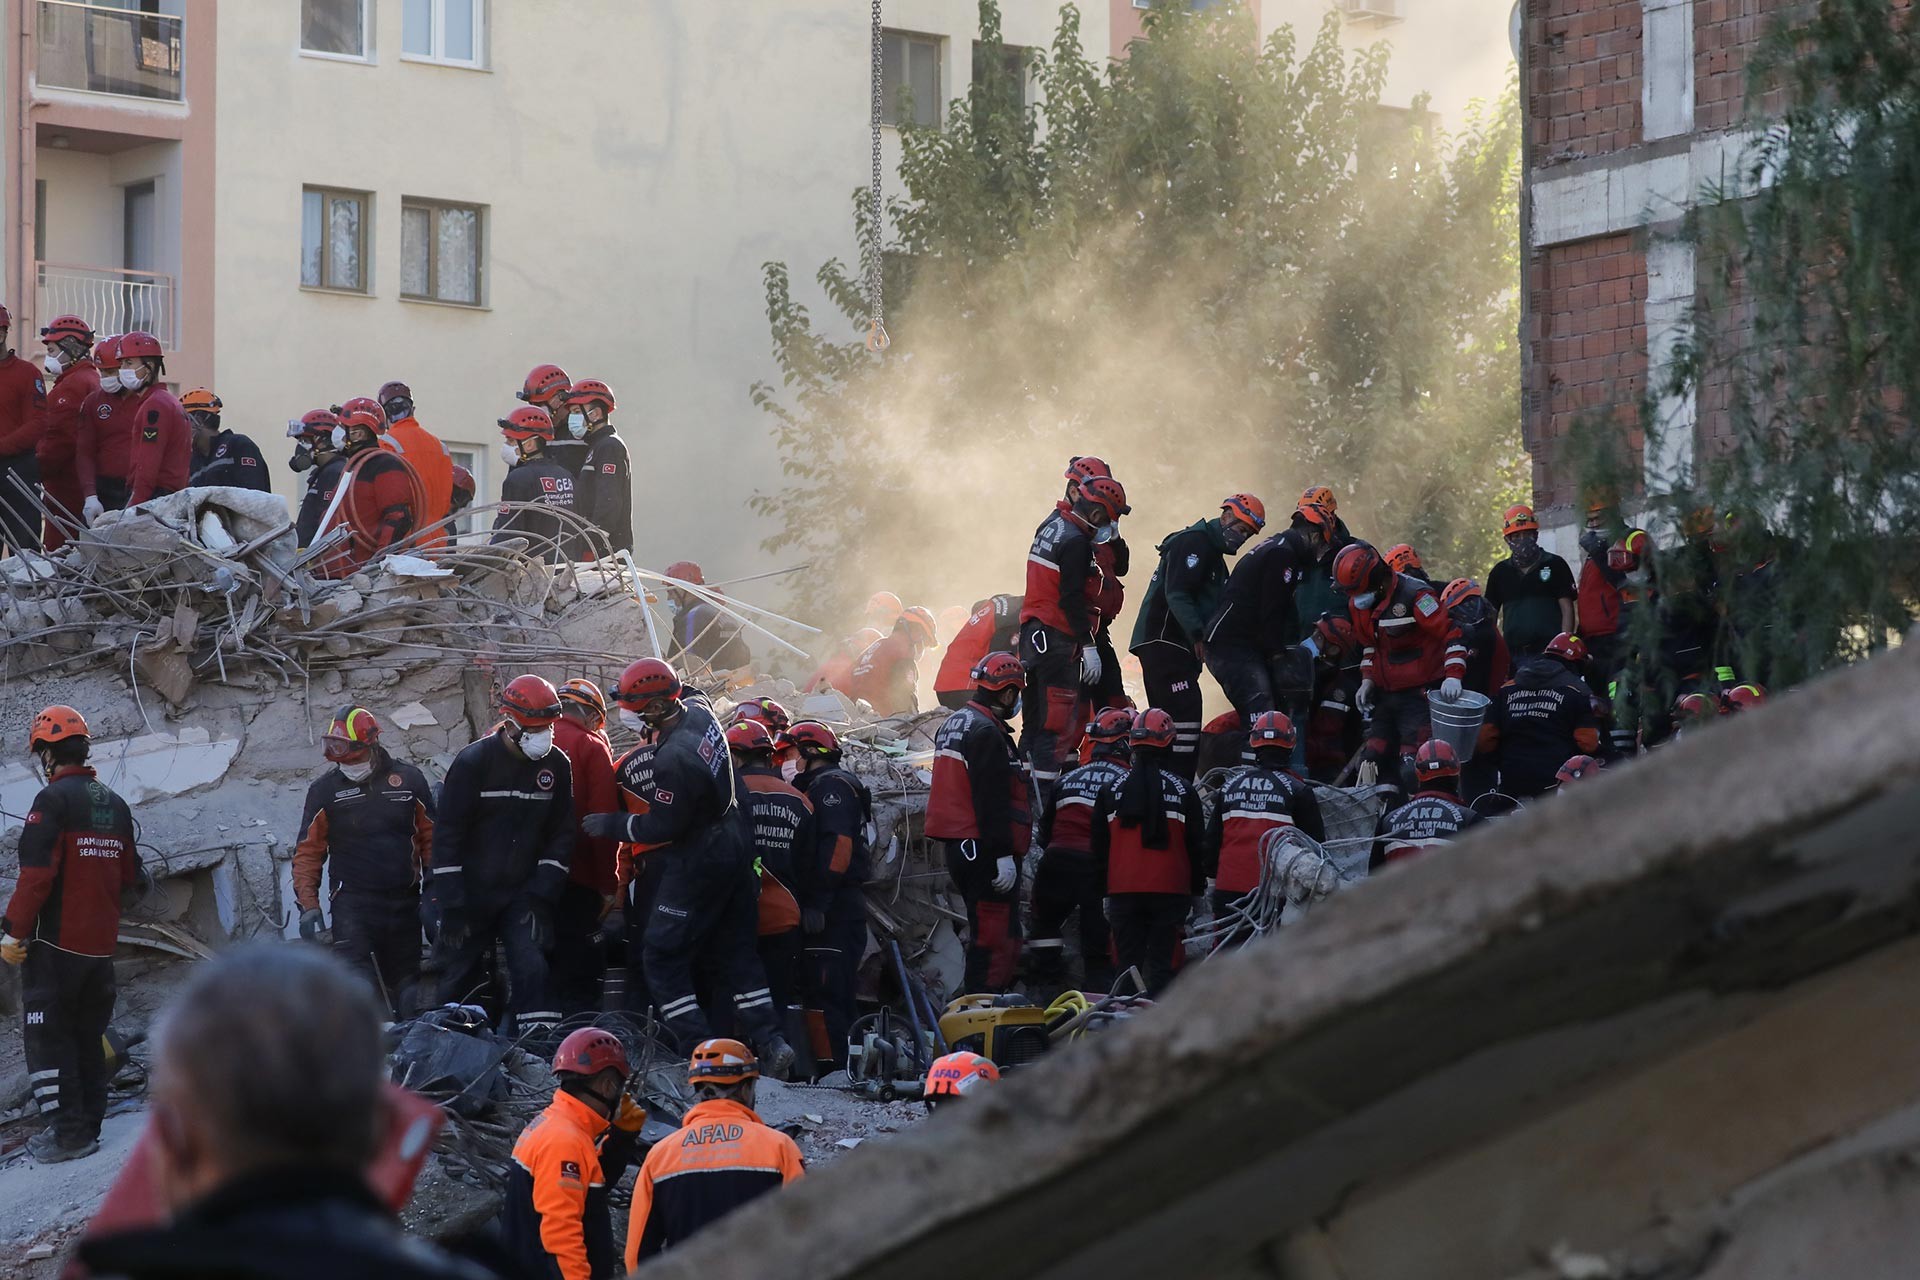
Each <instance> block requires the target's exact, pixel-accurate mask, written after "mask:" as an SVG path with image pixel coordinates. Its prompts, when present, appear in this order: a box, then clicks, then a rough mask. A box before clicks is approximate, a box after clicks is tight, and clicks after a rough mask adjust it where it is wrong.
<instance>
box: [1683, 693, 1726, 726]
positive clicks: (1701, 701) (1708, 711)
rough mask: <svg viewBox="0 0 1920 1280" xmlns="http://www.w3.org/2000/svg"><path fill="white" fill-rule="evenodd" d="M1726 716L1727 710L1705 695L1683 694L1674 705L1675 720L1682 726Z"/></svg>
mask: <svg viewBox="0 0 1920 1280" xmlns="http://www.w3.org/2000/svg"><path fill="white" fill-rule="evenodd" d="M1725 714H1726V711H1725V708H1723V707H1721V706H1720V704H1719V703H1717V702H1715V701H1714V700H1713V699H1712V698H1709V697H1708V696H1707V695H1706V694H1704V693H1683V694H1681V695H1680V697H1679V698H1678V699H1676V700H1675V701H1674V704H1673V718H1674V719H1675V720H1677V721H1679V722H1680V723H1682V724H1685V723H1687V722H1688V721H1690V720H1711V719H1713V718H1714V717H1715V716H1718V715H1725Z"/></svg>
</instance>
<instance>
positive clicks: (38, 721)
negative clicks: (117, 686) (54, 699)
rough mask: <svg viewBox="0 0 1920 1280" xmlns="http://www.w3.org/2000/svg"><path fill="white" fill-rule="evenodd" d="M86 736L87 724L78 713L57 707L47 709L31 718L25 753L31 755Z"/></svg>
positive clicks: (70, 709) (63, 707) (64, 707)
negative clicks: (56, 744)
mask: <svg viewBox="0 0 1920 1280" xmlns="http://www.w3.org/2000/svg"><path fill="white" fill-rule="evenodd" d="M86 736H87V722H86V720H85V719H83V718H82V717H81V715H80V713H79V712H78V711H75V710H74V709H73V708H72V707H66V706H59V705H55V706H51V707H47V708H45V709H44V710H42V711H41V712H40V714H39V715H37V716H35V717H34V718H33V728H32V729H30V730H28V732H27V751H28V752H29V753H32V752H35V751H38V750H39V749H40V748H41V747H43V746H46V747H50V746H52V745H53V744H54V743H56V742H65V741H66V740H67V739H68V738H84V737H86Z"/></svg>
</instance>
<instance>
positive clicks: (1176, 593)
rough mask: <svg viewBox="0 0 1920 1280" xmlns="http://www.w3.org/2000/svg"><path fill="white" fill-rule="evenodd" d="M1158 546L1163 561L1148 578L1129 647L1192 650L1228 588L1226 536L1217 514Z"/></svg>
mask: <svg viewBox="0 0 1920 1280" xmlns="http://www.w3.org/2000/svg"><path fill="white" fill-rule="evenodd" d="M1155 550H1156V551H1157V552H1159V555H1160V562H1159V563H1158V564H1157V565H1155V566H1154V570H1153V578H1152V580H1151V581H1150V582H1148V583H1147V595H1146V599H1145V600H1143V601H1142V602H1141V604H1140V614H1139V617H1138V618H1136V619H1135V620H1134V624H1133V640H1132V642H1131V643H1130V644H1129V645H1128V646H1127V648H1128V649H1129V650H1130V651H1131V652H1133V653H1139V652H1141V651H1142V650H1144V649H1147V648H1149V647H1151V646H1153V645H1172V646H1174V647H1176V648H1180V649H1184V650H1186V651H1187V652H1188V653H1191V652H1193V642H1194V640H1195V639H1196V638H1198V637H1199V636H1201V635H1203V634H1205V632H1206V629H1207V620H1208V619H1209V618H1211V617H1213V611H1214V610H1215V609H1217V608H1218V607H1219V605H1220V597H1221V595H1222V594H1223V593H1224V592H1225V591H1226V589H1227V555H1228V551H1227V535H1226V533H1225V531H1224V530H1222V529H1221V527H1220V520H1219V518H1218V517H1215V518H1214V519H1212V520H1198V521H1195V522H1194V523H1193V524H1190V525H1188V526H1187V527H1186V528H1184V529H1181V530H1179V531H1177V532H1175V533H1170V534H1168V535H1167V536H1166V537H1165V538H1164V539H1162V540H1161V542H1160V545H1159V546H1158V547H1156V548H1155Z"/></svg>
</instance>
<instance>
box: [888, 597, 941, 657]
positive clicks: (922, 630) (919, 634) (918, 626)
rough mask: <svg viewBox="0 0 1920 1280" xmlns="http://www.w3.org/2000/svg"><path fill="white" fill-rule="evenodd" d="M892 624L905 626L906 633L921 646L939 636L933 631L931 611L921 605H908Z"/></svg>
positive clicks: (930, 642) (931, 642) (926, 644)
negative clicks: (898, 618)
mask: <svg viewBox="0 0 1920 1280" xmlns="http://www.w3.org/2000/svg"><path fill="white" fill-rule="evenodd" d="M894 626H895V627H905V628H906V629H907V634H908V635H910V636H912V637H913V639H914V641H915V642H916V643H918V644H919V645H921V646H922V647H923V648H924V647H925V646H928V645H931V644H933V643H934V641H935V640H937V639H938V638H939V636H938V634H937V633H936V631H935V626H934V621H933V611H932V610H931V609H928V608H925V607H923V606H921V605H917V604H916V605H910V606H908V607H907V608H905V609H902V610H901V611H900V620H899V621H898V622H896V623H895V624H894Z"/></svg>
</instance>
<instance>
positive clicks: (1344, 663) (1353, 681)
mask: <svg viewBox="0 0 1920 1280" xmlns="http://www.w3.org/2000/svg"><path fill="white" fill-rule="evenodd" d="M1309 638H1310V639H1311V641H1312V643H1313V652H1314V663H1313V673H1314V681H1313V705H1312V710H1311V711H1310V712H1309V713H1308V718H1307V740H1306V751H1305V759H1306V766H1307V776H1308V777H1309V778H1311V779H1313V781H1315V782H1328V783H1331V782H1337V781H1338V780H1339V778H1340V776H1341V774H1343V773H1345V772H1346V768H1347V764H1348V762H1349V761H1351V760H1353V759H1354V757H1355V756H1356V754H1357V753H1358V752H1359V750H1360V748H1361V746H1362V745H1363V744H1364V743H1365V741H1366V717H1365V716H1363V715H1362V714H1361V713H1360V708H1359V702H1358V698H1359V692H1360V652H1361V645H1360V641H1359V639H1358V637H1356V636H1355V635H1354V633H1353V622H1352V620H1351V619H1350V618H1348V617H1347V615H1346V612H1345V611H1344V610H1342V611H1341V612H1340V613H1338V614H1328V615H1327V616H1325V617H1323V618H1321V619H1320V620H1319V621H1318V622H1317V623H1315V624H1314V630H1313V635H1312V636H1311V637H1309Z"/></svg>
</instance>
